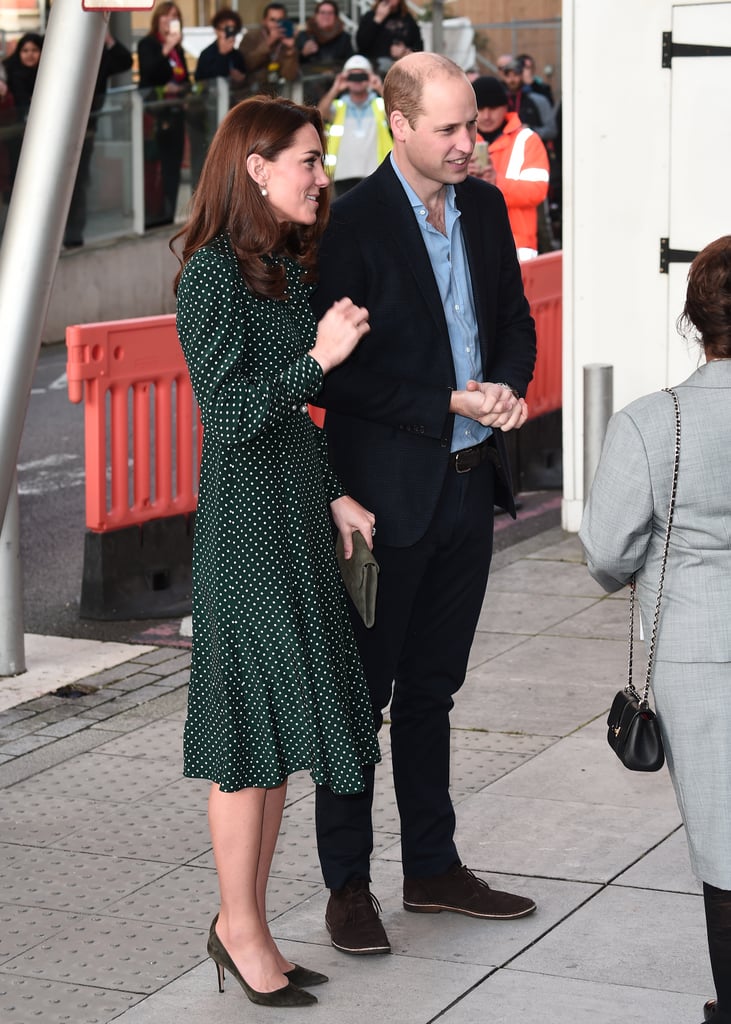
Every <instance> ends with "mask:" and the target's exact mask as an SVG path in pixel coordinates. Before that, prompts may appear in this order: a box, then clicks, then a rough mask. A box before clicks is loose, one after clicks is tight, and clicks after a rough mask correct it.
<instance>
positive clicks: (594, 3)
mask: <svg viewBox="0 0 731 1024" xmlns="http://www.w3.org/2000/svg"><path fill="white" fill-rule="evenodd" d="M698 6H701V7H703V8H705V9H706V12H705V13H706V14H708V13H709V12H710V16H711V17H710V21H713V20H714V19H715V21H716V22H717V25H718V27H719V30H718V32H716V33H715V34H714V35H713V36H712V37H711V38H704V39H703V41H704V42H706V43H719V44H725V45H729V43H731V3H729V2H726V0H705V3H703V4H701V5H698V4H697V3H696V4H693V3H685V4H673V3H672V2H670V0H564V11H563V68H564V87H563V97H564V110H563V132H564V143H563V146H564V150H563V169H564V235H563V237H564V330H563V351H564V357H563V358H564V376H563V425H564V458H563V467H564V502H563V525H564V528H565V529H568V530H577V529H578V527H579V524H580V521H581V512H582V507H583V497H584V481H583V479H582V476H583V468H582V462H583V426H582V420H583V406H582V388H583V367H584V365H585V364H589V363H597V362H600V363H610V364H612V365H613V366H614V408H615V409H618V408H621V407H622V406H624V405H626V404H627V402H629V401H631V400H632V399H634V398H636V397H637V396H638V395H641V394H643V393H646V392H649V391H653V390H655V389H657V388H661V387H665V386H666V385H668V384H670V383H673V382H677V381H678V380H681V379H683V378H684V377H685V376H687V375H688V374H689V373H690V372H691V371H692V369H693V368H694V366H695V365H696V364H697V361H698V358H697V352H696V351H695V350H692V351H691V350H689V349H688V348H687V346H685V344H684V342H683V341H682V340H681V339H680V338H679V337H678V336H677V334H676V333H675V327H674V324H675V319H676V317H677V315H678V314H679V313H680V311H681V306H682V301H681V298H682V291H683V288H682V282H684V280H685V275H686V274H687V265H685V266H678V267H674V268H673V270H672V272H671V274H670V275H667V274H660V273H659V240H660V238H661V237H668V236H669V237H670V238H671V245H672V246H673V247H675V248H698V247H700V246H702V245H704V244H706V243H707V242H709V241H711V240H712V239H713V238H715V237H718V236H719V235H721V234H725V233H731V217H729V218H727V217H726V216H725V212H723V211H721V210H720V209H719V207H720V206H724V205H725V207H726V209H729V203H730V201H729V199H728V196H725V197H719V195H718V194H716V195H712V194H710V195H709V194H707V192H708V190H706V194H704V192H703V189H702V188H700V189H698V188H694V187H693V186H694V181H693V180H689V181H688V182H687V183H683V186H684V187H680V188H678V182H677V180H676V181H675V182H674V187H673V195H674V200H673V201H674V202H676V203H677V202H680V203H687V204H688V208H689V209H691V210H692V209H694V205H695V207H698V206H700V207H703V206H705V207H706V208H707V210H708V211H709V212H712V213H713V215H714V217H712V218H711V220H714V218H715V223H717V225H718V227H717V230H716V229H715V228H710V227H706V228H705V230H704V232H701V234H702V237H700V238H694V239H691V238H685V239H683V238H676V237H673V236H672V220H673V218H672V217H671V203H670V196H671V187H670V185H671V181H670V176H671V170H672V168H671V161H670V152H671V120H672V118H671V113H672V111H671V96H672V95H673V92H672V89H673V86H672V79H671V75H672V74H673V71H672V69H666V68H663V67H662V66H661V47H662V33H663V31H669V30H671V29H672V28H673V19H674V17H675V18H676V20H677V19H678V13H679V9H680V8H685V9H687V8H688V7H698ZM714 7H715V8H716V9H715V10H714V9H713V8H714ZM685 13H687V10H686V12H685ZM706 28H707V26H704V32H705V31H706ZM706 35H707V32H706ZM678 41H690V42H696V41H700V40H695V39H687V38H684V39H682V40H681V39H680V36H678ZM722 63H723V66H724V67H725V68H726V69H727V70H728V68H729V67H731V60H729V59H728V58H724V59H723V61H722ZM688 64H690V62H689V61H688V62H686V66H687V65H688ZM693 64H694V65H696V68H697V69H699V70H701V71H702V68H701V65H707V66H710V65H713V70H714V71H720V70H721V67H720V65H721V59H716V58H702V60H700V61H696V60H695V59H694V60H693ZM676 67H679V65H676ZM696 68H694V70H696ZM689 81H690V84H689V86H688V87H689V88H691V89H696V90H697V91H698V96H697V103H698V104H699V105H701V104H703V103H704V102H706V98H707V90H706V89H703V87H702V83H703V75H702V74H700V75H698V74H696V75H695V76H694V78H693V79H692V80H689ZM727 81H728V79H727ZM724 93H725V96H724V95H722V96H721V97H720V99H721V100H722V104H723V109H725V111H726V115H725V118H724V119H723V125H727V124H728V110H729V100H730V99H731V91H730V90H729V88H728V86H727V87H726V88H725V89H724ZM686 98H687V97H686ZM676 106H677V104H676ZM688 109H689V110H692V103H690V104H688ZM673 131H674V132H675V135H676V143H677V135H678V130H677V127H676V126H674V127H673ZM723 133H724V134H725V136H726V138H725V141H724V143H723V147H724V151H725V154H726V157H727V158H728V157H731V139H730V137H729V132H728V130H727V129H723ZM686 134H687V138H685V137H684V139H683V143H684V144H685V145H687V148H688V153H689V163H688V166H689V167H693V166H697V164H696V161H697V162H698V163H700V162H702V161H703V160H704V159H705V160H714V161H715V160H718V159H719V151H718V146H719V141H718V138H717V137H709V136H708V135H707V134H706V133H705V132H703V133H698V134H696V133H695V132H694V131H693V126H692V124H691V125H689V126H688V127H687V131H685V132H684V136H685V135H686ZM704 147H705V149H706V151H705V153H704ZM725 166H726V167H727V168H728V166H729V164H728V163H726V164H725ZM689 177H690V178H691V179H692V174H689ZM711 191H713V190H712V189H711ZM725 191H726V193H728V192H729V189H728V188H727V189H726V190H725ZM693 204H694V205H693ZM719 213H721V214H722V215H721V216H719ZM687 219H688V218H687V217H686V218H685V220H687ZM679 222H680V221H679V218H677V217H676V218H675V223H676V224H678V223H679ZM709 231H710V233H708V232H709ZM672 282H675V285H673V284H672ZM671 306H673V307H674V306H677V308H671Z"/></svg>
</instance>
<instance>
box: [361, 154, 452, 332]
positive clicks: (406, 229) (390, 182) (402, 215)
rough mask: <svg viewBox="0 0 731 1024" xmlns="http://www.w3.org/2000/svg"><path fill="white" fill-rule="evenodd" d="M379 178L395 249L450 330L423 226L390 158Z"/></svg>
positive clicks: (431, 308) (432, 312) (440, 322)
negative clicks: (422, 233) (417, 218)
mask: <svg viewBox="0 0 731 1024" xmlns="http://www.w3.org/2000/svg"><path fill="white" fill-rule="evenodd" d="M375 173H376V175H378V178H379V185H380V187H381V197H382V202H383V204H384V211H383V215H384V223H385V224H386V227H387V230H388V232H389V233H390V235H391V239H392V244H393V246H394V249H395V250H396V251H397V252H399V254H400V258H401V265H402V266H403V267H408V269H409V270H410V271H411V273H412V275H413V277H414V281H415V283H416V286H417V288H418V289H419V291H420V292H421V295H422V298H423V299H424V302H425V303H426V305H427V307H428V309H429V315H430V317H431V318H432V320H433V321H434V323H436V324H438V325H439V326H440V328H441V329H443V330H444V332H445V336H446V333H447V321H446V319H445V316H444V307H443V306H442V300H441V296H440V295H439V289H438V288H437V282H436V279H435V277H434V271H433V270H432V266H431V261H430V259H429V254H428V253H427V251H426V246H425V245H424V239H423V238H422V235H421V228H420V227H419V225H418V224H417V222H416V217H415V216H414V211H413V209H412V208H411V204H410V203H409V200H408V197H407V195H406V193H405V192H404V190H403V187H402V185H401V182H400V181H399V180H398V178H397V177H396V174H395V172H394V170H393V167H392V166H391V161H390V159H389V157H386V159H385V160H384V162H383V163H382V164H381V166H380V167H379V168H378V170H377V171H376V172H375Z"/></svg>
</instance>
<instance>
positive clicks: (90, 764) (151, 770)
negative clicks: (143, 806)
mask: <svg viewBox="0 0 731 1024" xmlns="http://www.w3.org/2000/svg"><path fill="white" fill-rule="evenodd" d="M180 772H181V768H180V764H179V762H178V761H174V762H170V763H167V762H164V761H156V762H155V764H154V766H153V765H151V764H150V762H149V761H143V760H135V759H133V758H131V757H121V756H119V755H114V754H99V753H97V751H96V750H95V751H93V752H90V753H88V754H79V756H78V757H75V758H73V759H72V760H69V761H64V762H63V763H62V764H59V765H55V766H54V767H53V768H48V769H46V771H44V772H40V773H39V774H38V775H35V776H34V777H33V779H32V782H31V783H30V785H31V786H32V788H33V792H39V793H52V794H54V795H55V796H56V797H57V798H58V799H59V800H64V801H65V800H67V799H68V798H69V797H85V798H86V799H88V800H99V801H102V802H112V803H121V802H124V801H132V800H141V799H142V798H143V797H148V796H151V795H152V794H153V793H155V792H156V791H157V790H159V789H161V788H162V787H163V786H165V785H167V784H169V783H171V782H174V781H175V780H176V779H178V778H180Z"/></svg>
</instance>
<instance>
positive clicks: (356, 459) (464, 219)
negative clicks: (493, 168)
mask: <svg viewBox="0 0 731 1024" xmlns="http://www.w3.org/2000/svg"><path fill="white" fill-rule="evenodd" d="M456 201H457V206H458V208H459V210H460V212H461V214H462V216H461V220H460V223H461V226H462V232H463V236H464V240H465V246H466V250H467V259H468V263H469V267H470V273H471V277H472V287H473V293H474V302H475V312H476V315H477V323H478V328H479V338H480V345H481V350H482V366H483V376H484V379H485V380H488V381H497V382H507V383H509V384H510V385H511V386H512V387H514V388H515V389H516V390H517V391H518V392H519V393H520V394H521V395H525V392H526V389H527V387H528V383H529V381H530V380H531V377H532V375H533V366H534V363H535V356H536V342H535V326H534V323H533V319H532V317H531V315H530V310H529V307H528V303H527V301H526V298H525V295H524V293H523V282H522V277H521V273H520V264H519V263H518V260H517V257H516V252H515V243H514V241H513V237H512V234H511V231H510V225H509V223H508V216H507V212H506V209H505V202H504V200H503V198H502V195H501V193H500V192H499V190H498V189H496V188H494V187H493V186H491V185H487V184H486V183H484V182H482V181H479V180H477V179H475V178H467V180H466V181H465V182H463V183H462V184H460V185H457V186H456ZM319 267H320V270H319V273H320V282H319V285H318V287H317V289H316V291H315V293H314V295H313V300H312V301H313V307H314V310H315V313H316V315H317V316H318V317H321V316H322V315H323V314H324V313H325V312H326V311H327V310H328V309H329V307H330V306H331V305H332V303H333V302H335V301H336V300H337V299H340V298H343V297H344V296H348V297H349V298H351V299H352V300H353V302H355V303H356V304H357V305H359V306H365V307H366V308H367V309H368V311H369V313H370V325H371V331H370V333H369V334H367V335H366V336H365V337H364V338H363V339H362V340H361V342H360V344H359V345H358V347H357V349H356V350H355V352H354V353H353V354H352V355H351V356H350V357H349V359H347V360H346V362H345V363H343V364H342V365H341V366H339V367H337V368H336V369H335V370H333V371H332V372H331V373H329V374H328V375H327V377H326V378H325V383H324V386H323V389H322V392H321V393H320V396H319V398H318V402H319V403H320V404H322V405H324V406H325V408H326V409H327V423H326V429H327V433H328V444H329V451H330V458H331V461H332V462H333V465H334V467H335V469H336V471H337V472H338V474H339V475H340V477H341V479H342V481H343V484H344V486H345V488H346V490H347V492H348V493H349V494H351V495H352V496H353V497H354V498H356V499H357V500H358V501H360V502H362V504H364V505H365V506H366V507H367V508H369V509H371V510H372V511H373V512H375V514H376V518H377V521H378V539H379V541H380V542H382V543H384V544H389V545H394V546H396V547H403V546H408V545H411V544H414V543H416V541H418V540H419V539H420V537H422V536H423V534H424V532H425V531H426V529H427V527H428V525H429V522H430V521H431V518H432V515H433V513H434V509H435V506H436V503H437V500H438V498H439V494H440V491H441V488H442V484H443V481H444V474H445V473H446V471H447V465H448V458H449V449H450V442H451V436H452V429H453V425H454V416H453V415H452V414H450V413H449V401H450V395H451V392H452V390H453V389H454V388H455V387H456V381H455V376H454V364H453V361H452V351H451V347H450V343H449V333H448V330H447V322H446V318H445V314H444V309H443V306H442V301H441V298H440V295H439V290H438V288H437V284H436V280H435V278H434V274H433V271H432V268H431V263H430V261H429V256H428V253H427V250H426V246H425V245H424V241H423V239H422V237H421V229H420V227H419V225H418V224H417V222H416V218H415V216H414V212H413V210H412V208H411V205H410V203H409V200H408V198H407V196H406V193H405V192H404V190H403V187H402V185H401V183H400V181H399V180H398V178H397V176H396V174H395V172H394V170H393V167H392V166H391V162H390V159H389V158H388V157H387V158H386V159H385V160H384V162H383V163H382V164H381V166H380V167H379V168H378V169H377V170H376V171H375V172H374V174H372V175H371V176H370V177H368V178H366V179H365V180H364V181H363V182H361V183H360V184H359V185H358V186H356V187H355V188H354V189H352V190H351V191H350V192H348V193H346V194H345V195H344V196H343V197H342V198H341V199H339V200H338V201H337V202H336V203H335V204H334V206H333V210H332V215H331V219H330V223H329V225H328V228H327V230H326V232H325V235H324V237H323V240H322V244H321V248H320V262H319ZM495 437H496V443H497V449H498V453H499V455H500V457H501V462H502V466H503V470H502V473H501V474H500V477H501V478H500V479H499V480H498V485H499V486H498V498H497V500H498V501H499V503H500V504H501V505H502V506H504V507H505V508H506V509H508V511H510V512H511V514H513V515H514V514H515V509H514V503H513V497H512V488H511V484H510V475H509V469H508V462H507V456H506V451H505V441H504V437H503V435H502V432H501V431H496V432H495Z"/></svg>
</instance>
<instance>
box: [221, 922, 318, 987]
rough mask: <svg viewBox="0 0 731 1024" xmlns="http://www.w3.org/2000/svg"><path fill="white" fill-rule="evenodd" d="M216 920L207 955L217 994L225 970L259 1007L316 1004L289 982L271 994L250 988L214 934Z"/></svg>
mask: <svg viewBox="0 0 731 1024" xmlns="http://www.w3.org/2000/svg"><path fill="white" fill-rule="evenodd" d="M217 920H218V914H216V916H215V917H214V918H213V921H212V922H211V930H210V932H209V933H208V955H209V957H210V958H211V960H213V962H214V964H215V965H216V974H217V976H218V991H219V992H223V980H224V969H225V970H227V971H228V972H229V974H231V975H233V977H234V978H236V980H237V981H238V983H239V985H241V987H242V989H243V990H244V992H245V993H246V995H247V997H248V998H249V999H250V1000H251V1002H252V1003H258V1005H259V1006H280V1007H284V1006H312V1005H313V1004H314V1003H316V1002H317V996H313V995H312V994H311V993H310V992H305V991H304V989H301V988H298V987H297V986H296V985H293V984H292V982H291V981H289V980H288V981H287V984H286V985H285V986H284V988H278V989H275V990H274V991H273V992H257V990H256V989H255V988H252V987H251V985H249V984H248V982H247V981H246V979H245V978H244V977H242V975H241V972H240V971H239V969H238V967H237V966H236V964H235V963H234V962H233V960H232V959H231V957H230V956H229V954H228V952H227V950H226V947H225V946H224V945H223V943H222V942H221V940H220V939H219V937H218V933H217V932H216V921H217ZM290 973H292V972H290Z"/></svg>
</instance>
